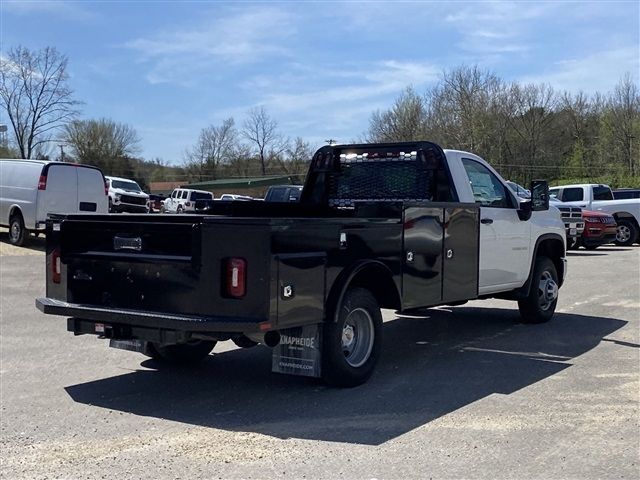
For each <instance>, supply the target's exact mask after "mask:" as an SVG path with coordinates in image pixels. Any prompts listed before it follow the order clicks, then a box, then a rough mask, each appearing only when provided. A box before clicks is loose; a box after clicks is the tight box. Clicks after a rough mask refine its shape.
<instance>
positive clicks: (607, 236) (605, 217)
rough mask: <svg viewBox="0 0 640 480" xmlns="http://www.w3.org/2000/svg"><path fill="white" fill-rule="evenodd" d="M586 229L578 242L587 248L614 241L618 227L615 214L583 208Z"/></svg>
mask: <svg viewBox="0 0 640 480" xmlns="http://www.w3.org/2000/svg"><path fill="white" fill-rule="evenodd" d="M582 218H583V219H584V231H583V232H582V236H581V237H580V240H579V242H578V246H583V247H584V248H586V249H587V250H595V249H596V248H598V247H599V246H600V245H604V244H606V243H613V242H614V241H615V240H616V233H617V227H618V225H617V224H616V219H615V218H613V215H610V214H608V213H604V212H596V211H592V210H583V211H582Z"/></svg>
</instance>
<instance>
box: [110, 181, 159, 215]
mask: <svg viewBox="0 0 640 480" xmlns="http://www.w3.org/2000/svg"><path fill="white" fill-rule="evenodd" d="M106 178H107V186H108V187H109V212H112V213H114V212H116V213H117V212H130V213H149V208H150V206H149V195H147V194H146V193H144V192H143V191H142V189H141V188H140V185H138V184H137V183H136V182H134V181H133V180H129V179H128V178H120V177H106Z"/></svg>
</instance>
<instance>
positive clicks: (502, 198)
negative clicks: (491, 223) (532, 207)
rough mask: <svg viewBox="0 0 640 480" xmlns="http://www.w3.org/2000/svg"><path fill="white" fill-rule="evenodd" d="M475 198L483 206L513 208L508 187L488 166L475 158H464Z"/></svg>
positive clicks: (464, 164) (463, 163) (463, 161)
mask: <svg viewBox="0 0 640 480" xmlns="http://www.w3.org/2000/svg"><path fill="white" fill-rule="evenodd" d="M462 165H463V166H464V169H465V171H466V172H467V176H468V177H469V183H470V184H471V190H472V191H473V198H474V199H475V201H476V203H479V204H480V205H482V206H483V207H493V208H511V197H510V196H509V194H508V193H507V191H506V187H505V186H504V185H503V184H502V182H501V181H500V180H499V179H498V177H496V176H495V175H494V174H493V173H492V172H491V171H490V170H489V169H488V168H487V167H485V166H484V165H482V164H481V163H478V162H476V161H475V160H469V159H467V158H463V159H462Z"/></svg>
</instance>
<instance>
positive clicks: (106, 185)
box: [104, 180, 109, 195]
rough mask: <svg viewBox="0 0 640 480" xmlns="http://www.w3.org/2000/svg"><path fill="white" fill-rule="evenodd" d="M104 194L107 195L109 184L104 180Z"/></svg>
mask: <svg viewBox="0 0 640 480" xmlns="http://www.w3.org/2000/svg"><path fill="white" fill-rule="evenodd" d="M104 194H105V195H109V184H108V183H107V181H106V180H105V181H104Z"/></svg>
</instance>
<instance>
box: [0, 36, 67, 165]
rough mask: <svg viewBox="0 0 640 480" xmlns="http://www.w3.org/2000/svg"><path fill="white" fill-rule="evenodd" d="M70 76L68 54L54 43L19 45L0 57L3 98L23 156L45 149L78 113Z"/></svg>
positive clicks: (0, 89)
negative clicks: (33, 48)
mask: <svg viewBox="0 0 640 480" xmlns="http://www.w3.org/2000/svg"><path fill="white" fill-rule="evenodd" d="M67 79H68V74H67V57H66V56H65V55H62V54H60V53H59V52H58V51H57V50H56V49H55V48H53V47H46V48H44V49H42V50H38V51H31V50H28V49H27V48H24V47H16V48H13V49H11V50H10V51H9V52H8V54H7V56H6V57H0V99H1V101H2V107H3V108H4V109H5V111H6V112H7V116H8V117H9V121H10V122H11V126H12V127H13V132H14V134H15V140H16V145H17V147H18V150H19V153H20V156H21V157H22V158H31V156H32V155H33V154H34V153H35V152H36V151H37V150H42V147H43V146H44V144H46V143H47V142H48V141H49V140H50V138H51V134H52V133H53V132H54V131H55V130H56V129H58V128H60V126H61V125H63V124H64V123H65V122H67V121H69V120H71V119H72V118H73V117H74V116H75V115H76V114H77V109H76V108H77V106H78V105H79V102H77V101H75V100H73V98H72V94H73V92H72V90H71V88H69V86H68V85H67Z"/></svg>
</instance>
